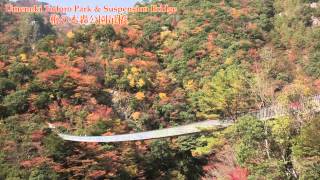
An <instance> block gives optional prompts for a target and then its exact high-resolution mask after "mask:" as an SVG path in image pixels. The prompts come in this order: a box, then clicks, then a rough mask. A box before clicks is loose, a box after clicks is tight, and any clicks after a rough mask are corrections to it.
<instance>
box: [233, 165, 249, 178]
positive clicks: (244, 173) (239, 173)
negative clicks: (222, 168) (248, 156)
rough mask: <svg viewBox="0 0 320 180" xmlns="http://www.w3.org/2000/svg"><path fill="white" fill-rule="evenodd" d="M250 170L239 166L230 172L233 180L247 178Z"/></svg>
mask: <svg viewBox="0 0 320 180" xmlns="http://www.w3.org/2000/svg"><path fill="white" fill-rule="evenodd" d="M248 175H249V171H248V170H247V169H245V168H240V167H237V168H235V169H234V170H233V171H231V172H230V173H229V176H230V179H231V180H247V179H248Z"/></svg>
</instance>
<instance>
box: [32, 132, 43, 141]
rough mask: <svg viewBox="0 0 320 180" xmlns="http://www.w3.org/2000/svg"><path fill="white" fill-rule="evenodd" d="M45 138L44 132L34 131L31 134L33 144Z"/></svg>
mask: <svg viewBox="0 0 320 180" xmlns="http://www.w3.org/2000/svg"><path fill="white" fill-rule="evenodd" d="M43 136H44V134H43V132H42V131H41V130H38V131H34V132H33V133H32V134H31V140H32V141H33V142H36V141H40V140H41V139H42V137H43Z"/></svg>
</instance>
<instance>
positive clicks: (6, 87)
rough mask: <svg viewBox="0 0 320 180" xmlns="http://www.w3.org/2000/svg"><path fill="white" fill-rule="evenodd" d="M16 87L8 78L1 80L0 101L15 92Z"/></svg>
mask: <svg viewBox="0 0 320 180" xmlns="http://www.w3.org/2000/svg"><path fill="white" fill-rule="evenodd" d="M15 88H16V85H15V83H14V82H13V81H11V80H10V79H7V78H0V100H2V98H3V97H4V96H5V95H6V94H7V93H8V92H9V91H11V90H14V89H15Z"/></svg>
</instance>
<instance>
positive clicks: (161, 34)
mask: <svg viewBox="0 0 320 180" xmlns="http://www.w3.org/2000/svg"><path fill="white" fill-rule="evenodd" d="M170 34H171V31H169V30H167V31H162V32H161V33H160V39H161V40H164V39H166V38H167V37H168V36H170Z"/></svg>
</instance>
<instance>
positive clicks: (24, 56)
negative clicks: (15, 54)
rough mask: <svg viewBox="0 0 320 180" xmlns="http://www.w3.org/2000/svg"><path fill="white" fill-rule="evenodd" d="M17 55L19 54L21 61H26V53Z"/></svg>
mask: <svg viewBox="0 0 320 180" xmlns="http://www.w3.org/2000/svg"><path fill="white" fill-rule="evenodd" d="M19 56H20V59H21V60H22V61H26V60H27V55H26V54H25V53H22V54H20V55H19Z"/></svg>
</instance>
